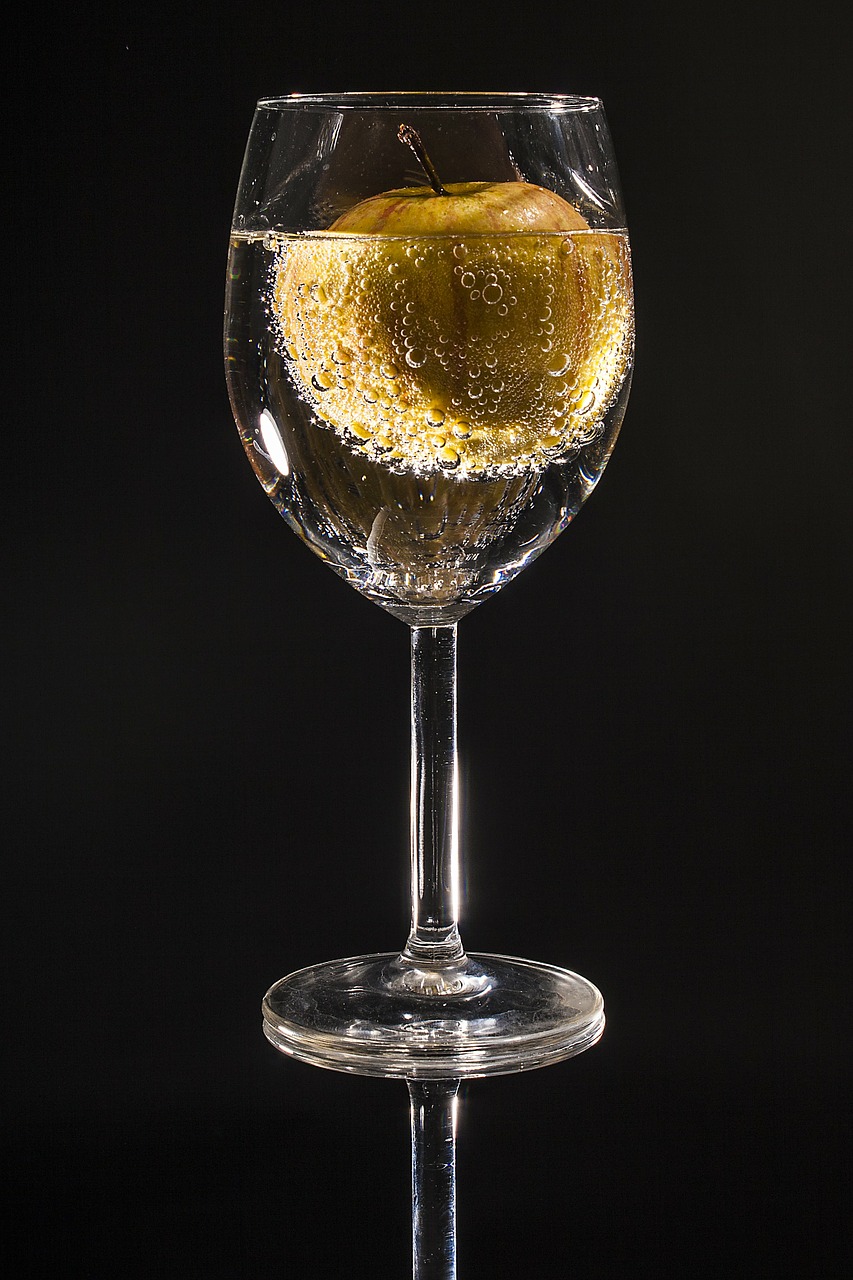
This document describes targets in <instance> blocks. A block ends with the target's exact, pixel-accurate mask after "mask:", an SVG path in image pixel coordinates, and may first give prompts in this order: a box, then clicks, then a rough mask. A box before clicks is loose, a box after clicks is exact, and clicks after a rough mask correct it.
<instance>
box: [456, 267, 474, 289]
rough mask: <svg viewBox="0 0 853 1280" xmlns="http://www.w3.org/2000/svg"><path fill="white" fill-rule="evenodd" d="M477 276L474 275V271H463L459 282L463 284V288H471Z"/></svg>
mask: <svg viewBox="0 0 853 1280" xmlns="http://www.w3.org/2000/svg"><path fill="white" fill-rule="evenodd" d="M476 278H477V277H476V276H475V275H474V272H473V271H463V273H462V276H461V278H460V280H459V283H460V284H461V285H462V288H463V289H470V288H471V286H472V285H473V284H474V282H475V280H476Z"/></svg>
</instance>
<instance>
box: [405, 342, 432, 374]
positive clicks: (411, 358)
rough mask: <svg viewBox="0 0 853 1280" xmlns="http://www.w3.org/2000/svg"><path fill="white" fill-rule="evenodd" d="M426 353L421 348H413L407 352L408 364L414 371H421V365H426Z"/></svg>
mask: <svg viewBox="0 0 853 1280" xmlns="http://www.w3.org/2000/svg"><path fill="white" fill-rule="evenodd" d="M426 359H427V358H426V352H425V351H423V350H421V348H420V347H412V349H411V351H407V352H406V364H408V365H410V366H411V367H412V368H413V369H420V367H421V365H423V364H426Z"/></svg>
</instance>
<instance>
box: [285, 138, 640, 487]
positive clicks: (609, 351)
mask: <svg viewBox="0 0 853 1280" xmlns="http://www.w3.org/2000/svg"><path fill="white" fill-rule="evenodd" d="M404 131H406V132H407V133H408V134H409V135H414V130H408V128H407V126H402V127H401V130H400V137H401V140H403V141H406V142H408V143H409V145H413V144H412V139H411V137H410V136H406V137H404V136H403V135H404ZM414 137H415V138H417V135H414ZM417 143H418V145H419V146H420V140H419V139H417ZM413 150H416V154H418V151H417V149H416V147H415V146H414V145H413ZM421 150H422V147H421ZM424 157H425V153H424V154H422V155H419V158H420V159H421V162H422V163H423V164H424V168H425V169H426V170H427V174H428V176H429V178H430V184H431V185H430V186H427V187H404V188H400V189H398V190H393V191H386V192H383V193H381V194H379V195H376V196H371V197H369V198H368V199H366V200H363V201H361V202H360V203H359V204H357V205H355V206H354V207H353V208H352V209H350V210H348V211H347V212H345V213H343V214H342V215H341V216H340V217H338V218H337V219H336V221H335V222H334V223H333V224H332V226H331V227H330V228H329V230H328V231H327V232H320V233H315V234H312V235H307V236H304V237H297V238H292V239H290V240H288V241H287V242H285V243H284V244H283V245H282V247H281V250H280V257H279V262H278V266H277V270H276V275H275V283H274V288H273V311H274V314H275V316H276V317H277V320H278V323H279V326H280V329H281V335H282V340H283V341H282V345H283V346H284V348H285V349H286V350H287V352H288V354H289V356H290V358H291V360H292V367H293V370H294V373H295V376H296V377H297V378H298V379H299V381H300V382H301V383H302V384H303V386H304V388H305V391H306V392H307V395H308V398H309V399H310V401H311V402H312V404H313V405H314V407H315V408H316V411H317V413H318V415H319V417H321V418H322V419H323V420H324V421H325V422H327V423H328V424H330V425H331V426H332V427H334V428H335V429H336V431H337V432H338V433H339V434H340V435H342V436H343V437H344V438H345V439H347V440H348V441H349V442H350V443H351V444H353V445H355V446H356V447H360V448H363V449H365V451H367V452H369V453H371V454H372V455H374V456H380V457H385V458H387V459H388V461H389V463H391V464H396V465H397V466H398V467H404V468H405V469H411V470H414V471H416V472H431V471H435V470H437V469H439V468H444V469H455V468H459V469H460V472H461V473H468V474H476V473H481V472H483V471H486V470H488V471H490V472H491V473H493V474H494V473H495V471H496V470H500V471H503V472H519V471H523V470H526V469H528V468H529V467H530V465H531V464H541V463H542V462H544V461H547V460H549V459H550V458H552V457H554V456H555V455H558V454H559V453H560V451H566V450H568V449H570V448H572V447H574V445H575V444H576V443H577V442H578V439H579V438H580V436H581V435H582V434H583V432H584V431H585V432H586V433H587V436H588V435H589V429H590V424H591V423H593V422H594V421H595V420H596V419H597V418H600V416H601V411H602V410H603V409H604V408H606V405H607V402H608V401H609V400H610V398H612V395H613V393H614V392H615V390H616V388H617V387H618V385H619V383H620V382H621V380H622V377H623V376H624V372H625V369H626V366H627V361H628V359H629V353H630V341H631V306H630V264H629V260H628V256H627V246H626V245H625V244H624V242H623V241H622V240H621V239H620V237H619V236H618V235H615V234H613V233H608V232H594V233H593V232H591V231H590V227H589V224H588V223H587V222H586V220H585V219H584V218H583V217H582V216H581V214H580V213H578V211H577V210H576V209H575V208H573V207H572V205H570V204H569V203H568V202H567V201H565V200H563V199H562V197H560V196H559V195H557V194H556V193H555V192H553V191H548V190H546V189H545V188H544V187H540V186H536V185H535V184H533V183H526V182H465V183H453V184H449V185H448V186H447V187H444V186H442V185H441V184H440V182H439V181H438V178H437V176H436V175H435V171H434V170H433V169H432V166H431V164H430V163H429V160H428V157H427V158H426V159H425V158H424Z"/></svg>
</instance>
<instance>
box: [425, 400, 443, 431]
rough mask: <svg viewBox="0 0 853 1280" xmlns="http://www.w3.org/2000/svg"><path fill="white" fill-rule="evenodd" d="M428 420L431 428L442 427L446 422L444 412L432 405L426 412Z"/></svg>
mask: <svg viewBox="0 0 853 1280" xmlns="http://www.w3.org/2000/svg"><path fill="white" fill-rule="evenodd" d="M426 420H427V422H428V423H429V424H430V426H431V427H440V426H441V424H442V422H444V410H443V409H439V407H438V406H437V405H430V407H429V408H428V409H427V411H426Z"/></svg>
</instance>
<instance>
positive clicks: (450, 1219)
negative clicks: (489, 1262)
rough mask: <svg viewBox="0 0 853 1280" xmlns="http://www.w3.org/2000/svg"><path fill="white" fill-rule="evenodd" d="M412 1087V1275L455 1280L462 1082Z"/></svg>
mask: <svg viewBox="0 0 853 1280" xmlns="http://www.w3.org/2000/svg"><path fill="white" fill-rule="evenodd" d="M407 1083H408V1086H409V1104H410V1109H411V1119H412V1276H413V1277H414V1280H455V1277H456V1121H457V1113H458V1106H459V1097H458V1093H459V1085H460V1081H459V1080H409V1081H408V1082H407Z"/></svg>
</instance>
